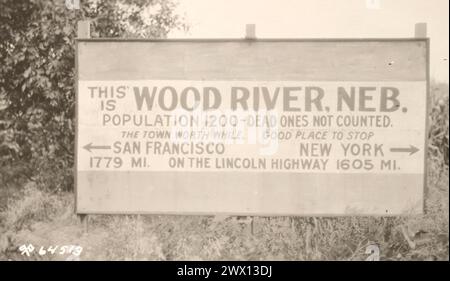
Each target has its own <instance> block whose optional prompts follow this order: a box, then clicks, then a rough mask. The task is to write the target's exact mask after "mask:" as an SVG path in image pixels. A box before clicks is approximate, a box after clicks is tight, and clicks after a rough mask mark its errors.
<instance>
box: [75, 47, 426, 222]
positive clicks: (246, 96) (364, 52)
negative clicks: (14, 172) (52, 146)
mask: <svg viewBox="0 0 450 281" xmlns="http://www.w3.org/2000/svg"><path fill="white" fill-rule="evenodd" d="M428 80H429V79H428V40H427V39H347V40H342V39H330V40H293V39H266V40H231V39H230V40H228V39H223V40H220V39H218V40H101V39H80V40H78V41H77V133H76V135H77V141H76V143H77V144H76V151H77V155H76V159H77V161H76V162H77V163H76V209H77V213H79V214H91V213H106V214H108V213H111V214H113V213H114V214H115V213H117V214H145V213H149V214H228V215H399V214H417V213H422V212H423V197H424V177H425V152H426V149H425V148H426V128H427V124H426V120H427V118H426V115H427V92H428Z"/></svg>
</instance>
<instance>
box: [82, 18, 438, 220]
mask: <svg viewBox="0 0 450 281" xmlns="http://www.w3.org/2000/svg"><path fill="white" fill-rule="evenodd" d="M79 26H80V25H79ZM83 28H87V29H88V31H87V32H86V31H85V32H84V33H83V32H79V33H78V34H79V37H80V34H81V35H82V36H83V37H84V35H86V34H87V35H88V34H89V33H90V31H89V28H88V27H86V25H85V26H84V27H83ZM416 31H417V25H416ZM83 34H84V35H83ZM416 35H417V37H408V38H264V39H257V38H254V37H248V38H242V39H236V38H218V39H209V38H203V39H202V38H198V39H123V38H89V37H85V38H76V39H75V75H74V77H75V121H76V122H75V123H76V124H75V161H74V186H75V188H74V191H75V193H74V197H75V213H76V214H77V215H79V216H80V218H81V220H82V221H86V222H87V219H86V218H87V215H91V214H111V215H130V214H136V215H139V214H154V215H211V214H206V213H200V212H185V213H180V212H145V211H144V212H95V213H82V212H78V202H77V195H78V190H77V189H78V188H77V187H78V186H77V185H78V180H77V174H78V173H77V172H78V171H77V167H78V125H79V124H78V116H79V107H78V104H79V93H78V83H79V80H78V78H79V68H78V65H79V62H78V59H79V56H78V45H79V43H85V42H89V43H92V42H103V43H105V42H143V43H146V42H148V43H158V42H163V43H177V42H188V43H189V42H195V43H203V42H205V43H208V42H213V43H221V42H224V43H225V42H249V43H251V42H424V43H425V48H426V54H425V55H426V57H425V63H426V65H425V72H426V73H425V76H426V77H425V78H426V81H425V82H426V110H425V114H426V121H425V132H424V136H425V142H424V145H425V150H427V148H428V132H429V118H428V116H429V107H430V39H429V38H428V37H425V36H424V34H419V35H418V34H417V33H416ZM425 35H426V34H425ZM423 167H424V171H423V198H422V204H423V208H422V210H423V213H427V206H426V197H427V195H428V186H427V178H428V176H427V171H428V158H427V151H424V166H423ZM220 215H229V216H235V215H242V214H236V213H229V214H224V213H220ZM405 215H408V214H405ZM247 216H261V217H268V216H271V214H252V215H247ZM276 216H285V217H290V216H296V217H309V216H315V217H344V216H349V214H323V215H316V214H314V215H311V214H290V215H289V214H285V215H276ZM351 216H357V217H367V216H375V217H393V216H399V215H398V214H371V215H369V214H352V215H351ZM400 216H401V215H400Z"/></svg>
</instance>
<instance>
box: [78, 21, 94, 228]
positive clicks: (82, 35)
mask: <svg viewBox="0 0 450 281" xmlns="http://www.w3.org/2000/svg"><path fill="white" fill-rule="evenodd" d="M77 37H78V39H86V38H91V22H90V21H79V22H77ZM78 218H79V219H80V222H81V224H82V225H83V230H84V232H85V233H87V232H88V227H89V216H88V215H87V214H78Z"/></svg>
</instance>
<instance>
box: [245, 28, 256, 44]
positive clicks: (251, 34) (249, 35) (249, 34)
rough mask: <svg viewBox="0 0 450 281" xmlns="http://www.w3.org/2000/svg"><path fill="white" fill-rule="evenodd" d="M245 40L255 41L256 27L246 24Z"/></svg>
mask: <svg viewBox="0 0 450 281" xmlns="http://www.w3.org/2000/svg"><path fill="white" fill-rule="evenodd" d="M245 39H247V40H254V39H256V25H254V24H247V25H246V26H245Z"/></svg>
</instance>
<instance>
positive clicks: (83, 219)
mask: <svg viewBox="0 0 450 281" xmlns="http://www.w3.org/2000/svg"><path fill="white" fill-rule="evenodd" d="M78 217H79V218H80V222H81V224H82V225H83V230H84V233H87V232H88V230H89V216H88V215H87V214H79V215H78Z"/></svg>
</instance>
